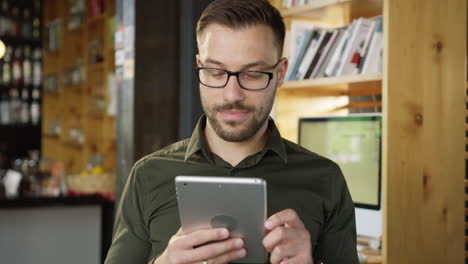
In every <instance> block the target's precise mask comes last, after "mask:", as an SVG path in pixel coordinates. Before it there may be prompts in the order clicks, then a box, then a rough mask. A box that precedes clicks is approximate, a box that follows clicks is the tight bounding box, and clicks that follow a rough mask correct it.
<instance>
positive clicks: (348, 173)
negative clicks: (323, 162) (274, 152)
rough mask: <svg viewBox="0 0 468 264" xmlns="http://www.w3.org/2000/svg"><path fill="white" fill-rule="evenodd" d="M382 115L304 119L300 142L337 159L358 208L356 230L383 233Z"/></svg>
mask: <svg viewBox="0 0 468 264" xmlns="http://www.w3.org/2000/svg"><path fill="white" fill-rule="evenodd" d="M381 142H382V118H381V115H380V114H365V115H362V114H359V115H349V116H335V117H314V118H301V119H300V120H299V144H300V145H301V146H303V147H304V148H306V149H308V150H310V151H312V152H315V153H317V154H319V155H321V156H324V157H326V158H329V159H331V160H333V161H335V162H336V163H337V164H338V165H339V166H340V168H341V170H342V172H343V175H344V177H345V179H346V183H347V185H348V188H349V191H350V193H351V197H352V198H353V201H354V204H355V208H356V226H357V233H358V234H360V235H365V236H371V237H380V236H381V235H382V195H381V145H382V144H381Z"/></svg>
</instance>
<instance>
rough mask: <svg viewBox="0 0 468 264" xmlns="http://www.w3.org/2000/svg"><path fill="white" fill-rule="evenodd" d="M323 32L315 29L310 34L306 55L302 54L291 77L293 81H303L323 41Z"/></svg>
mask: <svg viewBox="0 0 468 264" xmlns="http://www.w3.org/2000/svg"><path fill="white" fill-rule="evenodd" d="M324 31H325V30H319V29H316V30H314V32H313V33H312V34H313V36H312V41H311V42H310V45H309V47H308V48H307V51H306V53H305V54H304V58H303V59H302V61H301V64H300V65H299V68H298V69H297V72H296V74H295V75H294V76H293V80H303V79H304V77H305V75H306V72H307V69H308V68H309V65H310V64H311V63H312V60H313V58H314V56H315V53H316V52H317V48H318V46H319V45H320V42H321V41H322V40H323V36H324V34H325V32H324Z"/></svg>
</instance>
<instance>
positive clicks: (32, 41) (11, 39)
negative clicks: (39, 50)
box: [0, 35, 41, 46]
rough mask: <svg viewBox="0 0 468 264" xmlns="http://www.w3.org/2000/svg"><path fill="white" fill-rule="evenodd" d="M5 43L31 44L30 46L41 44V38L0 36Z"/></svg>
mask: <svg viewBox="0 0 468 264" xmlns="http://www.w3.org/2000/svg"><path fill="white" fill-rule="evenodd" d="M0 40H2V41H3V42H4V43H5V45H8V44H11V45H15V46H16V45H31V46H41V38H25V37H22V36H7V35H4V36H0Z"/></svg>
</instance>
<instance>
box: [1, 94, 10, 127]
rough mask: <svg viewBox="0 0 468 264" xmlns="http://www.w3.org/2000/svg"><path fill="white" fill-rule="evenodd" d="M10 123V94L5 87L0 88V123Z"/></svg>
mask: <svg viewBox="0 0 468 264" xmlns="http://www.w3.org/2000/svg"><path fill="white" fill-rule="evenodd" d="M9 123H10V96H9V95H8V90H7V88H6V87H1V88H0V124H1V125H8V124H9Z"/></svg>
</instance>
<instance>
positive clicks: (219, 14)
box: [197, 0, 286, 56]
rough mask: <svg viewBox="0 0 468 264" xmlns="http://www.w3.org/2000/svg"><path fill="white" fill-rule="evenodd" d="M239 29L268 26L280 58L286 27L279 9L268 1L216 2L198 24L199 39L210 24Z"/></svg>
mask: <svg viewBox="0 0 468 264" xmlns="http://www.w3.org/2000/svg"><path fill="white" fill-rule="evenodd" d="M213 23H216V24H220V25H223V26H227V27H230V28H234V29H238V28H243V27H249V26H254V25H259V24H262V25H267V26H269V27H271V29H272V30H273V34H274V37H275V40H276V45H277V46H278V51H279V56H281V54H282V52H283V44H284V36H285V31H286V29H285V26H284V22H283V17H281V14H280V13H279V11H278V9H276V8H275V7H274V6H272V5H271V4H270V3H269V2H268V1H267V0H215V1H214V2H212V3H211V4H210V5H209V6H208V7H207V8H206V9H205V10H204V11H203V13H202V14H201V16H200V19H199V20H198V23H197V37H198V36H200V34H201V33H202V31H203V30H204V29H205V28H206V27H207V26H208V25H209V24H213Z"/></svg>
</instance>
